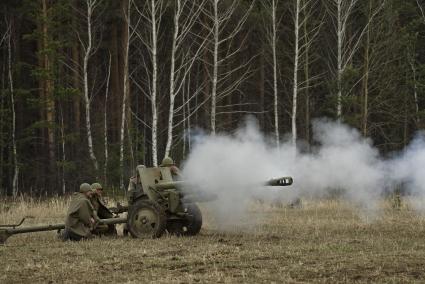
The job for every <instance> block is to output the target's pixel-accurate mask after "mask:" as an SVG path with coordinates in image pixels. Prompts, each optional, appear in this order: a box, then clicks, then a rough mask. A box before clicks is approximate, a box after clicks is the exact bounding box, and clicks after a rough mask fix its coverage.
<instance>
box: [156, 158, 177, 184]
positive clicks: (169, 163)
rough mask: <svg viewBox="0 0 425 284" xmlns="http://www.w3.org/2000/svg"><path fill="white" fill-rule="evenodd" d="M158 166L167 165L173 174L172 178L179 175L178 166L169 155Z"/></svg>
mask: <svg viewBox="0 0 425 284" xmlns="http://www.w3.org/2000/svg"><path fill="white" fill-rule="evenodd" d="M159 166H160V167H169V168H170V171H171V175H172V176H173V179H174V178H177V179H178V178H180V177H181V175H180V170H179V168H178V167H177V166H176V165H175V164H174V161H173V159H171V158H170V157H165V158H164V159H163V160H162V162H161V164H160V165H159Z"/></svg>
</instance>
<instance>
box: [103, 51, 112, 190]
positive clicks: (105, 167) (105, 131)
mask: <svg viewBox="0 0 425 284" xmlns="http://www.w3.org/2000/svg"><path fill="white" fill-rule="evenodd" d="M111 60H112V56H111V53H110V52H109V63H108V75H107V78H106V90H105V106H104V109H103V111H104V113H105V115H104V117H103V145H104V151H105V163H104V165H103V178H104V180H103V183H104V186H105V187H106V186H107V184H108V175H107V171H108V160H109V151H108V147H109V145H108V144H109V143H108V97H109V82H110V78H111Z"/></svg>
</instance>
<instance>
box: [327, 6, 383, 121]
mask: <svg viewBox="0 0 425 284" xmlns="http://www.w3.org/2000/svg"><path fill="white" fill-rule="evenodd" d="M358 2H359V0H328V3H330V5H328V10H329V12H330V14H331V17H332V22H333V26H334V27H335V34H336V38H337V44H336V49H337V54H336V68H335V69H334V70H335V71H334V72H336V82H337V117H338V119H341V118H342V103H343V96H344V95H347V94H343V91H344V90H343V89H344V88H343V82H342V81H343V75H344V72H345V71H346V70H347V67H348V66H349V64H350V63H351V61H352V59H353V56H354V55H355V54H356V53H357V51H358V50H359V47H360V43H361V41H362V39H363V37H364V35H365V34H366V31H367V27H368V26H369V24H370V23H371V22H372V21H373V18H374V17H375V16H376V14H377V13H379V11H380V10H381V9H382V7H383V6H384V4H385V0H383V1H382V4H381V5H380V7H379V8H377V9H376V10H375V11H374V12H373V13H372V15H371V17H370V18H369V19H368V22H367V23H366V24H365V25H364V27H363V28H360V29H359V30H358V31H356V32H354V33H351V35H350V34H349V33H348V30H349V29H348V25H349V24H350V22H349V20H350V18H351V16H352V14H353V12H354V10H355V8H356V6H357V3H358Z"/></svg>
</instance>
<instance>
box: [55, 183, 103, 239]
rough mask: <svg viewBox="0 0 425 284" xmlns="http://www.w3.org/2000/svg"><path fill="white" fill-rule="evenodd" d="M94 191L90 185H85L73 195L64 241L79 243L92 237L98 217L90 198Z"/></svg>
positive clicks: (63, 236)
mask: <svg viewBox="0 0 425 284" xmlns="http://www.w3.org/2000/svg"><path fill="white" fill-rule="evenodd" d="M92 195H93V191H92V189H91V187H90V184H88V183H83V184H81V186H80V190H79V192H75V193H74V194H73V195H72V199H71V203H70V204H69V208H68V212H67V214H66V219H65V230H64V232H63V235H62V238H63V240H71V241H79V240H81V239H87V238H90V237H91V233H90V231H91V230H92V229H93V228H94V226H95V224H96V215H95V211H94V208H93V206H92V204H91V203H90V198H91V196H92Z"/></svg>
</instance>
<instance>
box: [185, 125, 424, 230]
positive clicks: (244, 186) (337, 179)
mask: <svg viewBox="0 0 425 284" xmlns="http://www.w3.org/2000/svg"><path fill="white" fill-rule="evenodd" d="M313 133H314V141H315V146H314V148H313V150H312V153H300V152H299V151H295V150H294V147H293V146H292V145H291V144H290V143H283V144H282V145H280V147H279V148H277V147H276V146H274V144H273V143H272V142H271V140H270V139H267V138H266V137H264V135H262V134H261V132H260V131H259V128H258V125H257V123H256V122H255V121H254V120H253V119H247V120H246V122H245V124H244V125H243V126H242V127H241V128H240V129H238V130H237V131H236V132H235V133H234V134H217V135H202V136H201V137H198V138H197V139H196V143H195V145H194V146H193V148H192V150H191V153H190V155H189V157H188V159H187V160H186V162H185V163H184V165H183V175H184V176H185V178H186V179H187V180H190V182H191V184H192V185H193V187H196V188H197V189H200V190H204V191H207V192H210V193H215V194H216V195H217V196H218V200H217V201H215V202H213V203H210V205H209V206H212V210H211V212H213V214H214V215H215V216H214V217H215V219H216V220H217V222H218V223H220V224H221V225H223V226H225V227H226V226H227V227H228V226H233V225H235V224H238V221H239V220H240V219H241V218H242V217H244V216H246V214H247V211H249V205H250V204H251V201H252V199H253V198H261V199H266V200H267V199H268V200H270V199H277V200H280V201H281V200H284V201H287V202H290V201H292V200H295V199H296V198H298V197H307V196H308V197H310V198H311V197H313V198H314V197H323V196H327V195H329V194H331V193H333V194H335V192H338V193H339V194H340V195H341V197H342V198H345V199H346V200H348V201H350V203H351V204H353V208H358V209H359V210H358V212H360V213H361V214H367V215H368V217H370V216H375V213H376V211H377V209H378V202H379V200H380V197H381V196H382V193H383V191H384V190H385V189H386V187H387V186H388V177H389V176H395V177H396V178H397V179H404V180H408V181H409V182H411V183H412V184H413V186H414V189H415V192H421V193H424V194H423V196H424V197H425V186H424V185H425V175H423V174H421V170H420V169H421V168H424V167H422V166H421V167H420V168H419V169H417V170H415V171H413V172H412V168H414V167H418V166H420V165H423V166H425V147H424V145H425V140H424V139H423V137H422V138H420V139H417V140H415V142H414V143H413V144H412V145H411V146H410V147H409V148H408V149H407V150H406V152H405V153H404V155H402V156H401V157H399V158H397V159H394V160H391V161H384V160H383V159H382V158H381V157H380V155H379V152H378V150H377V149H376V148H374V147H373V145H372V141H370V140H369V139H365V138H363V137H362V136H361V134H360V133H359V132H358V131H357V130H355V129H352V128H350V127H348V126H346V125H344V124H342V123H339V122H333V121H330V120H324V119H322V120H316V121H315V122H314V123H313ZM418 153H419V154H420V155H418ZM395 173H397V174H395ZM281 176H292V177H293V178H294V184H293V185H292V186H290V187H288V188H280V189H279V188H265V187H264V186H262V184H263V183H264V182H265V181H267V180H269V179H271V178H274V177H281ZM392 181H394V180H392ZM424 207H425V206H424Z"/></svg>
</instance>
